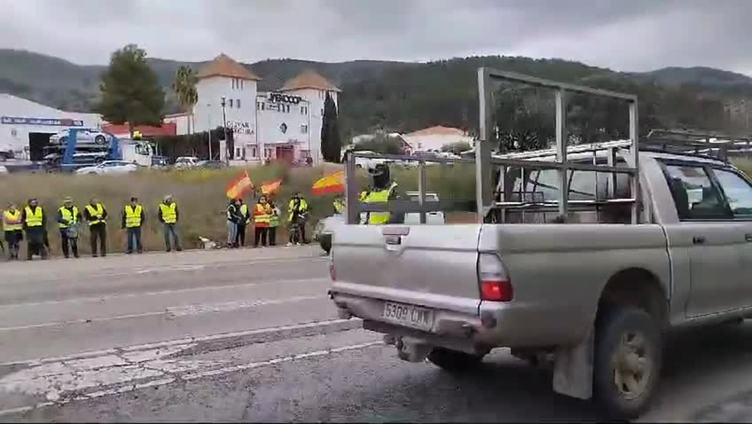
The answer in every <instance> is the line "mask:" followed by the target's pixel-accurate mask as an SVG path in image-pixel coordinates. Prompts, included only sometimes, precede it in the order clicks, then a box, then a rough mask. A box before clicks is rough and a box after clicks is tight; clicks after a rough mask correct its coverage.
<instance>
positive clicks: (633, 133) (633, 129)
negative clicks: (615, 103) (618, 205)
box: [629, 99, 640, 224]
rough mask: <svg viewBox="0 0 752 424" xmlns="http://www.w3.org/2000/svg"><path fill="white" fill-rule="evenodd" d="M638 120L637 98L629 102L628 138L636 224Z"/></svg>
mask: <svg viewBox="0 0 752 424" xmlns="http://www.w3.org/2000/svg"><path fill="white" fill-rule="evenodd" d="M638 136H639V122H637V99H634V100H633V101H631V102H629V139H630V140H631V141H632V168H634V169H635V173H634V174H632V178H631V181H632V184H630V187H631V196H632V198H633V199H634V203H632V224H637V222H638V221H639V214H640V173H639V172H638V170H639V169H640V166H639V161H640V146H639V140H638V138H637V137H638Z"/></svg>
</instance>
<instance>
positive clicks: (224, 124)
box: [221, 96, 230, 163]
mask: <svg viewBox="0 0 752 424" xmlns="http://www.w3.org/2000/svg"><path fill="white" fill-rule="evenodd" d="M221 104H222V133H223V134H224V136H225V161H226V162H227V163H230V149H229V148H228V144H227V116H226V115H225V97H224V96H222V103H221Z"/></svg>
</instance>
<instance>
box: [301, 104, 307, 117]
mask: <svg viewBox="0 0 752 424" xmlns="http://www.w3.org/2000/svg"><path fill="white" fill-rule="evenodd" d="M300 114H301V115H308V107H306V106H301V107H300Z"/></svg>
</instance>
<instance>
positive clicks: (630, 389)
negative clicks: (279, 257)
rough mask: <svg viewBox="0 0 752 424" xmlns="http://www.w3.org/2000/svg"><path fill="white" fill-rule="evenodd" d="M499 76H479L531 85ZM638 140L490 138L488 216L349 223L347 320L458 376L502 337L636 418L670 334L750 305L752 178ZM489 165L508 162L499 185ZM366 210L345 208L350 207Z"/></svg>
mask: <svg viewBox="0 0 752 424" xmlns="http://www.w3.org/2000/svg"><path fill="white" fill-rule="evenodd" d="M493 72H498V71H488V70H482V74H483V77H484V78H487V77H488V74H489V73H491V76H498V75H501V76H503V77H510V78H517V79H521V80H523V81H526V80H527V79H526V77H525V78H523V76H518V75H516V74H508V73H502V72H498V74H493ZM536 81H541V80H536ZM545 83H546V84H549V85H544V86H547V87H550V86H553V87H554V88H555V89H562V86H564V85H562V84H559V83H554V82H549V81H546V82H545ZM564 87H565V89H566V90H567V91H577V92H583V91H585V92H587V93H591V91H589V90H592V89H588V90H585V89H584V88H582V87H572V86H564ZM592 91H593V92H594V93H591V94H596V95H606V96H610V95H612V94H613V93H610V92H607V93H603V92H599V91H597V90H592ZM481 97H482V96H481ZM562 97H563V96H562ZM627 101H629V98H628V99H627ZM634 102H635V103H636V99H634ZM635 106H636V104H635ZM557 109H558V108H557ZM635 109H636V107H635ZM561 110H563V108H562V109H561ZM481 111H482V112H483V107H481ZM557 118H561V117H560V116H557ZM632 119H633V120H634V121H636V111H635V113H634V114H633V116H632ZM632 125H633V128H634V127H636V122H633V124H632ZM632 135H633V138H632V139H630V140H628V141H626V142H615V143H610V144H609V143H605V144H604V145H600V146H595V145H591V146H584V147H583V146H575V148H572V149H566V148H561V147H560V146H561V145H562V144H564V143H563V142H562V141H563V140H564V138H563V137H561V138H559V139H558V140H557V141H558V144H559V146H557V149H554V150H553V151H552V152H553V155H552V152H542V153H540V152H539V154H537V155H536V154H532V155H527V156H525V155H524V154H520V155H516V156H515V155H507V156H503V155H501V156H496V157H495V158H496V159H494V157H493V156H491V155H490V154H485V158H483V157H482V156H483V155H484V154H483V153H482V151H483V144H482V143H484V142H483V141H482V140H481V141H479V142H478V146H477V149H476V151H477V153H476V154H477V157H476V158H475V161H476V163H478V166H477V167H476V169H477V170H478V173H479V179H478V185H479V188H478V190H477V192H478V209H479V210H481V214H480V215H481V218H480V222H479V223H477V224H459V225H444V226H439V227H437V226H427V225H403V224H399V223H395V224H387V225H383V226H367V225H346V226H343V228H341V229H339V230H338V231H337V233H336V235H335V237H334V246H333V250H332V255H331V258H332V264H331V274H332V279H333V284H332V287H331V289H330V296H331V298H332V299H333V301H334V303H335V305H336V306H337V307H338V308H339V311H340V314H341V316H343V317H351V316H356V317H360V318H362V319H363V320H364V327H365V328H366V329H369V330H373V331H377V332H382V333H385V334H386V336H385V340H386V341H387V342H388V343H390V344H394V345H396V347H397V350H398V354H399V357H400V358H402V359H405V360H408V361H422V360H424V359H425V358H427V359H428V360H429V361H431V362H432V363H434V364H436V365H437V366H439V367H441V368H443V369H446V370H449V371H452V372H457V371H462V370H466V369H469V368H471V367H472V366H474V365H476V364H477V363H479V362H480V361H481V360H482V358H483V356H484V355H485V354H487V353H489V352H490V351H491V350H492V349H495V348H500V347H506V348H511V349H512V353H513V354H515V355H516V356H519V357H522V358H526V359H529V360H531V361H533V362H534V361H536V360H546V359H549V360H553V367H554V373H553V388H554V390H556V391H557V392H559V393H563V394H566V395H570V396H575V397H578V398H583V399H589V398H594V399H595V400H597V401H598V403H599V404H600V405H601V406H602V407H603V408H604V411H605V412H606V413H607V414H608V415H609V416H611V417H618V418H634V417H636V416H638V415H639V414H641V413H642V412H643V411H644V410H645V409H646V408H647V407H648V406H649V400H650V398H651V396H652V394H653V393H654V392H655V388H656V385H657V383H658V381H659V376H660V369H661V357H662V340H663V335H664V334H665V332H666V331H668V330H670V329H674V328H678V327H683V326H693V325H702V324H711V323H719V322H725V321H736V320H741V319H743V318H744V317H746V316H749V315H752V281H750V279H749V276H748V274H746V272H745V271H747V270H750V269H752V182H751V181H750V179H749V178H748V177H746V176H745V175H744V174H743V173H742V172H740V171H739V170H737V169H736V168H734V167H733V166H732V165H731V164H730V163H729V162H727V161H725V160H720V159H715V158H713V157H712V155H709V154H704V153H708V152H709V151H710V149H709V148H708V149H705V150H704V151H702V152H700V150H699V149H698V147H697V146H696V145H695V146H692V149H689V150H692V151H698V152H700V153H699V154H693V153H687V152H686V150H687V149H684V152H683V153H681V152H679V150H678V149H674V150H673V151H675V152H676V153H669V152H667V151H666V149H665V148H656V146H655V145H653V146H652V147H651V146H649V145H647V144H646V145H644V146H640V147H638V144H637V137H636V131H633V132H632ZM489 157H490V159H489ZM481 161H486V162H487V163H488V164H494V163H495V164H496V165H498V167H499V168H500V169H501V171H500V172H499V173H498V174H496V175H497V176H498V178H497V179H496V181H495V183H496V184H495V185H494V181H493V178H492V179H491V181H489V182H484V181H483V180H482V177H483V176H482V175H481V174H483V173H484V172H485V171H484V169H483V167H484V166H485V165H483V163H482V162H481ZM525 167H528V168H529V170H528V172H520V170H521V169H525ZM617 169H618V170H619V171H618V172H617V171H616V170H617ZM605 173H611V175H606V174H605ZM489 175H493V174H492V173H491V172H489ZM560 177H561V178H560ZM350 182H351V180H350V179H349V178H348V184H350ZM487 187H491V190H490V192H491V193H493V194H494V195H493V196H486V195H485V194H484V193H483V191H484V190H485V189H486V188H487ZM562 187H565V188H566V190H565V189H562ZM348 190H349V187H348ZM363 207H364V205H362V204H358V203H356V202H355V201H353V202H348V214H353V215H354V214H355V213H357V212H359V210H362V208H363ZM385 210H390V208H389V207H385ZM353 222H354V221H353Z"/></svg>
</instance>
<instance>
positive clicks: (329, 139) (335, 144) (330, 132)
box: [321, 93, 342, 162]
mask: <svg viewBox="0 0 752 424" xmlns="http://www.w3.org/2000/svg"><path fill="white" fill-rule="evenodd" d="M322 120H323V122H322V124H321V154H322V155H323V156H324V160H325V161H327V162H339V161H340V153H341V151H342V140H341V139H340V136H339V123H338V122H337V105H335V104H334V100H333V99H332V97H331V96H330V95H329V93H326V100H324V117H323V118H322Z"/></svg>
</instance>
